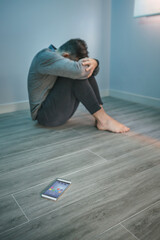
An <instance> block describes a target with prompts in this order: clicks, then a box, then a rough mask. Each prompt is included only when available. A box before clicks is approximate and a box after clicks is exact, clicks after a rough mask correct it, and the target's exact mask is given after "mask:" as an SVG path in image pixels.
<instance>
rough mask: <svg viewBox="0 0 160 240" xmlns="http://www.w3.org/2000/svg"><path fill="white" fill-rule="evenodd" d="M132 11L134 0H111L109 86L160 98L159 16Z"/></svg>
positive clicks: (118, 89)
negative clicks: (136, 13)
mask: <svg viewBox="0 0 160 240" xmlns="http://www.w3.org/2000/svg"><path fill="white" fill-rule="evenodd" d="M133 11H134V0H112V13H111V58H110V89H111V90H117V91H118V92H119V93H121V91H122V92H123V91H124V92H126V93H132V94H136V95H142V96H147V97H151V98H160V16H154V17H148V18H133Z"/></svg>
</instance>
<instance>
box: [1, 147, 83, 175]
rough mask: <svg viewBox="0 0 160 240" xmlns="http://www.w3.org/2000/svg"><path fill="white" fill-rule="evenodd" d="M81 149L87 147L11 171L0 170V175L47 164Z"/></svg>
mask: <svg viewBox="0 0 160 240" xmlns="http://www.w3.org/2000/svg"><path fill="white" fill-rule="evenodd" d="M83 151H87V148H84V149H82V150H78V151H75V152H72V153H67V154H64V155H61V156H58V157H55V158H50V159H48V160H45V161H43V162H39V163H35V164H31V165H28V166H25V167H21V168H18V169H14V170H11V171H8V172H0V176H3V175H5V174H6V173H13V172H17V171H19V170H23V169H25V168H30V167H35V166H38V165H45V164H47V163H50V162H52V161H53V160H57V159H59V158H63V157H68V156H72V155H74V154H76V153H80V152H83Z"/></svg>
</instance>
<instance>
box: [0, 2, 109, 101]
mask: <svg viewBox="0 0 160 240" xmlns="http://www.w3.org/2000/svg"><path fill="white" fill-rule="evenodd" d="M0 34H1V37H0V43H1V44H0V53H1V60H0V62H1V63H0V104H4V103H6V104H8V103H13V102H21V101H25V100H28V94H27V74H28V69H29V66H30V63H31V60H32V58H33V56H34V55H35V54H36V52H37V51H39V50H41V49H42V48H45V47H47V46H48V45H49V44H50V43H53V44H54V45H55V46H59V45H61V44H62V43H64V42H65V41H67V40H68V39H70V38H76V37H80V38H82V39H85V40H86V42H87V43H88V46H89V52H90V56H91V57H93V58H98V59H99V60H100V64H101V71H100V74H99V75H98V77H97V79H98V82H99V86H100V89H101V90H104V91H105V90H107V89H108V85H109V49H110V46H109V44H110V42H109V40H110V37H109V34H110V0H87V1H86V0H14V1H13V0H1V1H0Z"/></svg>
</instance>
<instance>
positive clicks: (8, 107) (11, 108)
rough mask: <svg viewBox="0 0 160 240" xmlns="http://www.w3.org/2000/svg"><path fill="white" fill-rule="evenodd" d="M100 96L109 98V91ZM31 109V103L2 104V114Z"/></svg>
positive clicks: (0, 109)
mask: <svg viewBox="0 0 160 240" xmlns="http://www.w3.org/2000/svg"><path fill="white" fill-rule="evenodd" d="M100 94H101V96H102V97H106V96H109V90H107V89H106V90H102V91H100ZM25 109H29V102H28V101H23V102H14V103H9V104H0V114H2V113H9V112H15V111H19V110H25Z"/></svg>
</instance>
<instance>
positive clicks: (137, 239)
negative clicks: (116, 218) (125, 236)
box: [119, 223, 140, 240]
mask: <svg viewBox="0 0 160 240" xmlns="http://www.w3.org/2000/svg"><path fill="white" fill-rule="evenodd" d="M119 225H120V226H121V227H122V228H124V229H125V230H126V231H127V232H128V233H130V234H131V235H132V237H134V238H135V239H136V240H140V239H139V238H137V237H136V236H135V235H134V234H133V233H132V232H131V231H129V230H128V229H127V228H126V227H125V226H124V225H123V224H122V223H120V224H119Z"/></svg>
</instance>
